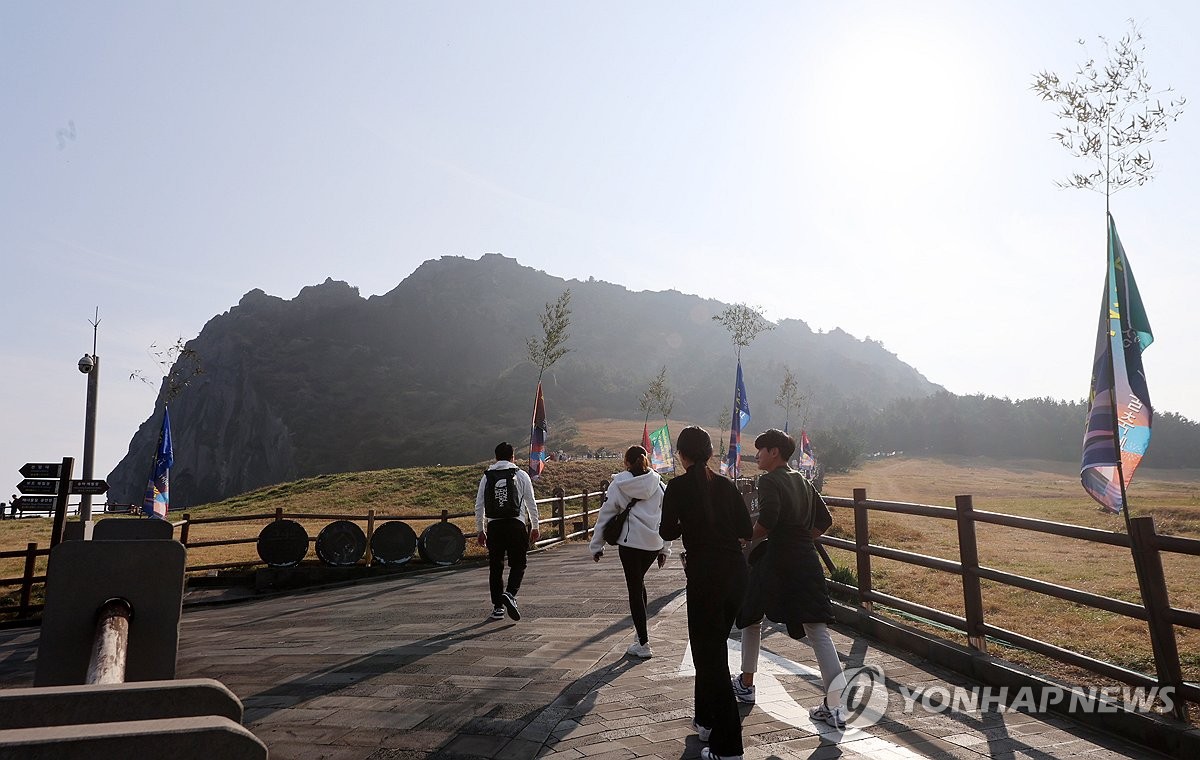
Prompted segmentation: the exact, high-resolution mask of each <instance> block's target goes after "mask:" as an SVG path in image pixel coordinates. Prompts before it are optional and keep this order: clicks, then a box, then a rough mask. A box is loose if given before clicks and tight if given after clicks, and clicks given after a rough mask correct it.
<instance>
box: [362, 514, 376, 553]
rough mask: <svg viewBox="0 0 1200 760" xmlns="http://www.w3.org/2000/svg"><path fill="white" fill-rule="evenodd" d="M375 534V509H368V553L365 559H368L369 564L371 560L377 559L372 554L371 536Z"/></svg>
mask: <svg viewBox="0 0 1200 760" xmlns="http://www.w3.org/2000/svg"><path fill="white" fill-rule="evenodd" d="M373 535H375V510H374V509H368V510H367V553H366V555H365V556H364V559H366V562H367V565H368V566H370V564H371V562H372V561H373V560H374V559H375V558H374V557H373V556H372V554H371V536H373Z"/></svg>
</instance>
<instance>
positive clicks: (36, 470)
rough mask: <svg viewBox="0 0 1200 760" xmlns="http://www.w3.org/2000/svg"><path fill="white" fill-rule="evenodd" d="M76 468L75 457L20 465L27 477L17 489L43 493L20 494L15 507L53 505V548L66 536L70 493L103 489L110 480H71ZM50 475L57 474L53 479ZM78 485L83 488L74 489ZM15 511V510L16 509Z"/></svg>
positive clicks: (51, 531) (105, 489)
mask: <svg viewBox="0 0 1200 760" xmlns="http://www.w3.org/2000/svg"><path fill="white" fill-rule="evenodd" d="M74 468H75V458H74V457H63V460H62V463H61V464H60V463H57V462H27V463H26V464H25V466H24V467H22V468H21V470H20V472H21V477H23V478H25V480H22V481H21V482H20V484H19V485H17V490H19V491H20V492H21V493H23V494H44V495H39V496H21V497H19V498H18V499H17V501H16V502H14V504H13V506H14V507H22V508H25V507H29V508H34V507H40V508H43V509H48V508H50V507H54V524H53V526H52V527H51V528H50V548H51V549H53V548H54V547H55V546H58V544H59V543H60V542H61V541H62V539H63V532H64V531H65V530H66V524H67V499H68V497H70V495H71V494H73V493H76V494H82V493H91V494H95V493H104V492H105V491H107V490H108V484H107V483H105V482H104V481H103V480H71V471H72V470H73V469H74ZM51 478H57V480H52V479H51ZM76 487H80V488H83V489H84V490H79V491H77V490H75V489H76ZM14 514H15V512H14Z"/></svg>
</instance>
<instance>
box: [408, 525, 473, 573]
mask: <svg viewBox="0 0 1200 760" xmlns="http://www.w3.org/2000/svg"><path fill="white" fill-rule="evenodd" d="M466 549H467V539H466V537H464V536H463V532H462V531H461V530H459V529H458V526H457V525H455V524H454V523H450V522H436V523H434V524H433V525H430V526H429V527H428V528H426V529H425V530H423V531H421V538H420V539H418V540H417V552H419V553H420V555H421V559H423V560H425V561H426V562H432V563H433V564H435V565H453V564H454V563H456V562H458V561H459V560H460V559H462V558H463V552H464V551H466Z"/></svg>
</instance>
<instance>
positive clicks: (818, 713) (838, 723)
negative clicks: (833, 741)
mask: <svg viewBox="0 0 1200 760" xmlns="http://www.w3.org/2000/svg"><path fill="white" fill-rule="evenodd" d="M808 717H810V718H812V719H813V720H814V721H821V722H823V723H825V724H827V725H829V726H832V727H833V728H836V729H838V730H839V731H844V730H846V710H845V708H843V707H842V706H841V705H838V706H837V707H835V708H833V709H832V710H830V709H829V708H828V707H826V706H825V703H824V702H822V703H821V704H819V705H817V706H816V707H814V708H812V709H811V710H809V711H808Z"/></svg>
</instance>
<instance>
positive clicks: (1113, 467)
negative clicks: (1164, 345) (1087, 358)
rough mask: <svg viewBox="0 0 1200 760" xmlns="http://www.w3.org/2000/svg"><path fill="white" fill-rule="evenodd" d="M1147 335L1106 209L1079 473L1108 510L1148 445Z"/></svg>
mask: <svg viewBox="0 0 1200 760" xmlns="http://www.w3.org/2000/svg"><path fill="white" fill-rule="evenodd" d="M1153 341H1154V335H1153V334H1151V332H1150V321H1149V320H1148V319H1146V310H1145V308H1144V307H1143V306H1142V298H1141V296H1140V295H1139V294H1138V289H1137V283H1136V282H1134V279H1133V270H1132V269H1130V267H1129V260H1128V259H1127V258H1126V257H1125V248H1124V247H1123V246H1122V245H1121V239H1120V238H1119V237H1117V224H1116V222H1115V221H1114V220H1113V218H1112V215H1109V217H1108V273H1107V275H1106V276H1105V281H1104V301H1103V303H1101V305H1100V325H1099V327H1098V329H1097V334H1096V354H1095V360H1094V361H1093V363H1092V388H1091V393H1090V394H1089V397H1088V414H1087V426H1086V427H1085V428H1084V433H1083V466H1082V468H1081V470H1080V479H1081V480H1082V482H1083V488H1084V490H1086V491H1087V492H1088V494H1090V495H1091V497H1092V498H1093V499H1095V500H1096V501H1098V502H1100V506H1101V507H1102V508H1103V509H1104V511H1106V512H1112V513H1113V514H1119V513H1120V512H1121V511H1122V509H1124V507H1125V489H1126V487H1127V486H1128V485H1129V483H1130V482H1131V481H1132V480H1133V473H1134V470H1136V469H1137V466H1138V464H1139V463H1140V462H1141V461H1142V455H1143V454H1145V453H1146V447H1147V446H1149V445H1150V422H1151V417H1152V416H1153V413H1154V410H1153V408H1152V407H1151V406H1150V394H1149V391H1148V390H1147V388H1146V374H1145V372H1144V371H1143V369H1142V351H1144V350H1145V349H1146V348H1147V347H1148V346H1149V345H1150V344H1151V343H1152V342H1153Z"/></svg>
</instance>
